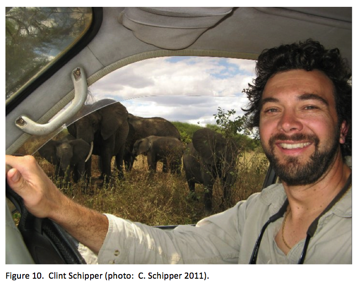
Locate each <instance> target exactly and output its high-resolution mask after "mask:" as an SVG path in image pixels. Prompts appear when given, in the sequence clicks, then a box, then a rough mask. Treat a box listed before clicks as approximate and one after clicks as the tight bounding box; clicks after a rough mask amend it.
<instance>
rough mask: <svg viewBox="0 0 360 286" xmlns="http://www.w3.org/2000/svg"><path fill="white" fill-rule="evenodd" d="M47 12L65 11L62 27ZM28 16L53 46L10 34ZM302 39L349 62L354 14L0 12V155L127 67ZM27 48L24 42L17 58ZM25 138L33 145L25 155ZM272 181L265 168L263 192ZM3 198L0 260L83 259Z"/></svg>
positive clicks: (61, 118)
mask: <svg viewBox="0 0 360 286" xmlns="http://www.w3.org/2000/svg"><path fill="white" fill-rule="evenodd" d="M46 9H53V10H52V11H49V10H46ZM55 9H58V10H57V11H58V12H59V11H60V12H63V15H67V16H66V20H67V24H66V25H67V26H65V24H64V26H62V24H63V23H64V22H66V21H65V16H62V17H63V18H61V19H57V18H56V16H53V15H54V14H55V13H53V12H54V11H55ZM59 14H61V13H59ZM29 15H32V16H34V17H39V21H45V20H46V19H45V18H43V17H45V16H48V17H50V18H51V20H52V21H54V22H58V23H61V25H60V24H59V25H58V26H62V27H61V28H60V27H59V30H58V31H57V32H56V33H54V38H53V41H52V42H50V41H47V40H46V41H45V40H43V41H41V39H40V41H33V42H30V43H29V41H27V43H25V41H26V40H27V39H26V38H25V39H21V37H16V34H17V33H16V32H20V31H21V30H26V23H25V24H21V20H22V19H24V18H29ZM21 25H25V26H23V27H21ZM54 27H56V25H54ZM308 38H312V39H314V40H317V41H319V42H320V43H322V44H323V45H324V46H325V47H326V48H338V49H339V50H340V51H341V53H342V55H343V56H344V57H345V58H346V59H347V60H348V61H349V63H350V66H351V62H352V8H351V7H279V8H275V7H271V8H267V7H200V8H196V7H191V8H186V7H141V8H137V7H103V8H101V7H96V8H85V7H81V8H77V7H71V8H36V7H35V8H34V7H33V8H32V7H27V8H19V7H16V8H11V7H7V8H6V48H7V52H6V57H7V58H6V154H9V155H26V154H33V153H34V152H36V150H38V149H39V148H40V147H41V146H42V145H43V144H44V143H45V142H46V141H48V140H49V139H51V138H52V137H53V136H54V135H56V134H58V133H59V131H60V130H62V129H63V128H64V125H65V124H66V123H67V122H68V121H69V120H70V119H71V118H73V116H74V114H76V113H77V112H78V111H79V109H81V108H82V107H83V105H84V103H85V101H86V100H87V96H88V92H87V89H88V87H89V86H91V85H92V84H94V83H95V82H97V81H99V80H100V79H102V78H104V77H105V76H106V75H108V74H110V73H111V72H113V71H116V70H118V69H121V68H123V67H126V66H127V65H130V64H132V63H136V62H140V61H143V60H146V59H152V58H161V57H170V56H171V57H172V56H179V57H184V56H198V57H223V58H234V59H250V60H256V59H257V57H258V55H259V54H260V53H261V52H262V51H263V50H264V49H267V48H270V47H275V46H278V45H280V44H286V43H293V42H297V41H303V40H306V39H308ZM26 44H27V45H32V46H31V47H29V46H28V47H29V49H28V51H27V52H26V53H25V52H24V51H23V50H24V49H21V46H22V45H26ZM49 47H50V48H49ZM29 50H31V51H29ZM39 55H43V57H42V58H41V60H39ZM44 55H45V56H44ZM25 58H26V59H25ZM33 138H37V140H36V142H37V143H36V144H32V145H31V146H30V147H29V146H27V148H26V149H24V146H25V145H26V143H27V142H30V141H33ZM275 181H276V176H275V174H274V172H273V171H272V170H271V169H269V171H268V174H267V176H266V178H265V181H264V182H263V186H264V187H266V186H268V185H270V184H272V183H274V182H275ZM6 196H7V198H8V200H7V207H6V208H7V209H6V264H33V263H36V264H44V263H45V264H50V263H55V264H83V263H85V261H84V259H83V258H82V257H81V255H80V254H79V253H78V251H77V249H76V246H75V244H74V243H73V241H72V239H71V238H70V237H69V235H68V234H67V233H66V232H65V231H64V230H62V229H61V227H59V226H57V225H56V224H55V223H53V222H52V221H50V220H47V219H38V218H36V217H34V216H33V215H31V214H30V213H28V212H27V210H26V208H25V207H24V206H23V204H22V201H21V198H20V197H19V196H17V195H16V194H15V193H14V192H13V191H12V190H11V189H10V188H9V187H8V185H7V188H6ZM11 204H12V205H11ZM14 207H15V208H16V209H17V211H19V212H20V213H21V220H20V222H19V224H18V225H15V223H14V219H13V216H12V212H13V209H14Z"/></svg>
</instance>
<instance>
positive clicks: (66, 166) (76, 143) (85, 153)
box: [39, 137, 91, 183]
mask: <svg viewBox="0 0 360 286" xmlns="http://www.w3.org/2000/svg"><path fill="white" fill-rule="evenodd" d="M39 154H40V155H41V156H42V157H43V158H45V159H46V160H47V161H48V162H50V163H51V164H53V165H55V174H56V176H61V177H64V178H65V180H66V181H67V182H69V181H70V174H71V173H72V177H73V180H74V182H75V183H77V182H78V181H79V180H80V179H81V178H83V177H84V176H85V175H88V173H87V172H86V169H85V163H86V161H87V160H88V159H89V157H90V156H91V146H90V144H88V143H86V142H85V141H84V140H82V139H71V138H70V139H69V138H68V137H67V138H65V139H63V140H50V141H49V142H47V143H46V144H45V145H44V146H43V147H42V148H40V149H39ZM87 179H89V176H87Z"/></svg>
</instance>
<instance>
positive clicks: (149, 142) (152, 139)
mask: <svg viewBox="0 0 360 286" xmlns="http://www.w3.org/2000/svg"><path fill="white" fill-rule="evenodd" d="M183 151H184V146H183V144H182V142H181V141H180V140H179V139H177V138H175V137H162V136H149V137H146V138H143V139H140V140H137V141H136V142H135V144H134V147H133V152H132V153H133V155H134V156H137V155H140V154H144V155H147V161H148V166H149V169H150V171H151V172H156V164H157V162H158V161H160V162H162V163H163V172H167V171H168V167H170V171H171V173H178V174H179V173H180V172H181V158H182V154H183Z"/></svg>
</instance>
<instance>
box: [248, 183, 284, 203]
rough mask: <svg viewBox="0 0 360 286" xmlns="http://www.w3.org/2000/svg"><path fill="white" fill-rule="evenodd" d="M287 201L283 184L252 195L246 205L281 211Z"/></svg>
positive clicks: (274, 185) (271, 186)
mask: <svg viewBox="0 0 360 286" xmlns="http://www.w3.org/2000/svg"><path fill="white" fill-rule="evenodd" d="M285 200H286V194H285V191H284V187H283V185H282V184H273V185H270V186H268V187H266V188H265V189H263V190H262V191H261V192H259V193H255V194H253V195H251V196H250V197H249V198H248V199H247V200H246V205H247V206H248V207H252V206H255V205H257V207H263V208H266V209H268V208H270V209H279V208H280V207H281V206H282V205H283V203H284V201H285Z"/></svg>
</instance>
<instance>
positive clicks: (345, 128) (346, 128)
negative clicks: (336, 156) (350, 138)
mask: <svg viewBox="0 0 360 286" xmlns="http://www.w3.org/2000/svg"><path fill="white" fill-rule="evenodd" d="M348 131H349V125H348V124H347V122H346V121H345V120H344V121H343V122H342V123H341V126H340V144H344V143H345V141H346V140H345V139H346V135H347V133H348Z"/></svg>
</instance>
